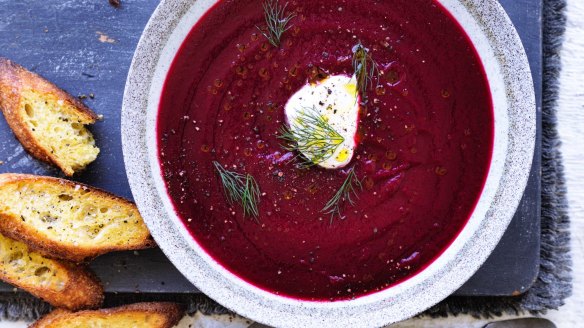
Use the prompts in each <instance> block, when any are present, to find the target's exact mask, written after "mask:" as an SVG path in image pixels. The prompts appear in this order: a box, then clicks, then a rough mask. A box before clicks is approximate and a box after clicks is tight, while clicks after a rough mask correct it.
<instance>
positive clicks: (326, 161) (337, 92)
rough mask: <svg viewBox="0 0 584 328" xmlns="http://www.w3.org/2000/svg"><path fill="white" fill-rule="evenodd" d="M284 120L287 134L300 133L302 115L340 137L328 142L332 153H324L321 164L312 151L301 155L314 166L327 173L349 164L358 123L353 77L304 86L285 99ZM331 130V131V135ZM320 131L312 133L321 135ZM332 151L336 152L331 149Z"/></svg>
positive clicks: (337, 77) (331, 79)
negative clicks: (286, 124) (321, 121)
mask: <svg viewBox="0 0 584 328" xmlns="http://www.w3.org/2000/svg"><path fill="white" fill-rule="evenodd" d="M284 110H285V113H286V119H287V121H288V125H289V128H290V131H291V132H292V133H295V134H297V133H299V132H300V131H302V129H304V131H306V130H307V129H306V125H303V122H305V118H306V115H310V116H311V117H315V118H318V119H322V120H323V122H326V124H328V127H330V128H331V129H332V130H334V132H336V133H337V134H338V135H340V136H342V139H341V138H336V139H335V140H334V141H330V140H329V141H328V145H329V146H330V145H332V147H330V148H327V149H331V150H332V149H334V151H331V152H329V153H327V155H326V156H325V158H323V159H322V160H319V159H315V158H313V157H314V156H313V154H314V148H310V147H309V148H308V150H306V151H303V150H302V149H303V147H299V150H300V151H301V152H302V154H303V155H304V156H305V157H306V158H307V159H308V160H311V161H314V162H315V163H316V164H317V165H319V166H321V167H324V168H327V169H337V168H341V167H344V166H346V165H347V164H349V163H350V162H351V159H352V158H353V154H354V152H355V148H356V146H357V143H356V141H355V135H356V134H357V124H358V120H359V95H358V92H357V81H356V79H355V76H352V77H349V76H346V75H331V76H329V77H327V78H326V79H324V80H321V81H319V82H316V83H308V84H306V85H304V86H303V87H302V88H301V89H300V90H298V91H297V92H296V93H295V94H293V95H292V97H290V99H288V102H287V103H286V106H285V109H284ZM332 130H331V131H332ZM322 132H323V130H322V129H320V130H318V129H317V130H316V133H321V134H324V135H327V134H328V133H322ZM338 135H337V136H338ZM312 147H323V144H318V143H316V144H314V145H313V146H312ZM335 147H336V148H335Z"/></svg>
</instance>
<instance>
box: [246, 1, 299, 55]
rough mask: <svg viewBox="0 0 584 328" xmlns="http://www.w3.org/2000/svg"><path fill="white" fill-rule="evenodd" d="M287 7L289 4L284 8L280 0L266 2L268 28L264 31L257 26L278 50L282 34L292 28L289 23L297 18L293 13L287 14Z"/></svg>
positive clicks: (265, 14)
mask: <svg viewBox="0 0 584 328" xmlns="http://www.w3.org/2000/svg"><path fill="white" fill-rule="evenodd" d="M287 6H288V3H287V2H286V4H284V6H280V4H279V3H278V0H266V1H265V2H264V5H263V7H264V17H265V19H266V28H265V29H262V28H260V27H259V26H256V27H257V29H258V30H259V31H260V32H261V33H262V35H263V36H265V37H266V39H268V41H269V42H270V43H271V44H272V45H273V46H274V47H276V48H277V47H279V46H280V38H281V37H282V34H284V32H286V31H288V30H289V29H290V27H292V25H288V23H290V20H292V18H294V16H296V15H295V14H293V13H288V14H286V7H287Z"/></svg>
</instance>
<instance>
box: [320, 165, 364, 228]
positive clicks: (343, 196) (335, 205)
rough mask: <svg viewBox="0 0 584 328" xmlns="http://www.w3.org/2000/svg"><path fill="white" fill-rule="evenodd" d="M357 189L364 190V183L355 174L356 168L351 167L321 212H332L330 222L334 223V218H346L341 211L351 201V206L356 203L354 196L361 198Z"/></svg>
mask: <svg viewBox="0 0 584 328" xmlns="http://www.w3.org/2000/svg"><path fill="white" fill-rule="evenodd" d="M357 189H359V190H363V185H362V184H361V180H359V178H358V177H357V174H355V168H354V167H353V168H351V169H350V171H349V174H348V175H347V178H346V179H345V181H344V182H343V184H342V185H341V187H340V188H339V190H337V192H336V193H335V195H334V196H333V197H332V198H331V199H330V200H329V201H328V202H327V203H326V205H325V206H324V208H323V209H322V211H321V212H323V213H325V214H330V215H331V219H330V223H331V224H332V222H333V219H334V218H335V217H338V218H339V219H344V216H343V215H342V213H341V211H342V209H343V207H344V206H345V205H346V204H347V203H349V204H350V205H351V206H352V205H355V200H354V199H353V198H359V195H358V194H357Z"/></svg>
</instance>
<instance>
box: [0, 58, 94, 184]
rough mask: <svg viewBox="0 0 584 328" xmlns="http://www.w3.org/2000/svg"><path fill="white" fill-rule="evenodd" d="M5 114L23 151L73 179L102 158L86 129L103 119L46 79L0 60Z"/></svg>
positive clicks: (1, 103) (0, 94)
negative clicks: (76, 173) (90, 164)
mask: <svg viewBox="0 0 584 328" xmlns="http://www.w3.org/2000/svg"><path fill="white" fill-rule="evenodd" d="M0 109H1V110H2V112H3V113H4V116H5V117H6V121H7V122H8V125H9V126H10V128H11V129H12V131H13V132H14V134H15V135H16V137H17V138H18V140H19V141H20V143H22V145H23V147H24V148H25V149H26V150H27V151H28V152H29V153H30V154H32V155H33V156H34V157H36V158H38V159H39V160H42V161H44V162H47V163H49V164H54V165H56V166H57V167H59V168H60V169H61V170H62V171H63V172H64V173H65V174H66V175H68V176H72V175H73V174H74V173H75V172H78V171H81V170H83V169H84V168H85V167H86V166H87V165H88V164H89V163H91V162H93V161H94V160H95V159H96V158H97V155H98V154H99V149H98V148H97V147H96V146H95V141H94V139H93V135H92V134H91V132H89V131H88V130H87V129H86V128H85V125H89V124H93V123H95V122H96V120H97V119H98V116H97V115H96V114H95V113H94V112H93V111H91V109H89V108H88V107H87V106H85V105H84V104H83V103H82V102H81V101H79V100H78V99H77V98H75V97H73V96H71V95H69V94H68V93H66V92H65V91H63V90H61V89H59V88H58V87H57V86H55V85H54V84H52V83H51V82H49V81H47V80H45V79H44V78H42V77H41V76H39V75H37V74H35V73H32V72H30V71H28V70H26V69H25V68H24V67H22V66H20V65H18V64H15V63H13V62H12V61H10V60H8V59H6V58H2V57H0Z"/></svg>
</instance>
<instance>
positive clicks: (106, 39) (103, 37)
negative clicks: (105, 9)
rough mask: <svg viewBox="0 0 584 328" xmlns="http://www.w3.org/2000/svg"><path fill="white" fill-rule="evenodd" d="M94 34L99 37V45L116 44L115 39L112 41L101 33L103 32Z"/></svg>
mask: <svg viewBox="0 0 584 328" xmlns="http://www.w3.org/2000/svg"><path fill="white" fill-rule="evenodd" d="M95 33H96V34H97V35H99V38H98V39H99V42H101V43H115V42H116V40H115V39H112V38H110V37H109V36H107V35H106V34H105V33H103V32H100V31H97V32H95Z"/></svg>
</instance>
